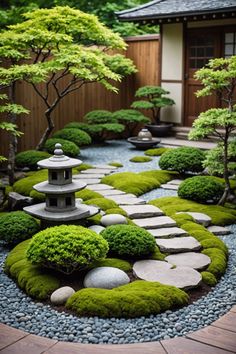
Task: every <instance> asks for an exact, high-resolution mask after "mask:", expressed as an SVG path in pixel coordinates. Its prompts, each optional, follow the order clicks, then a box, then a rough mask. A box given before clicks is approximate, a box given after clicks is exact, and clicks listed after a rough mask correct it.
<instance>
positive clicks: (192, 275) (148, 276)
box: [133, 260, 202, 290]
mask: <svg viewBox="0 0 236 354" xmlns="http://www.w3.org/2000/svg"><path fill="white" fill-rule="evenodd" d="M133 271H134V273H135V275H136V276H137V277H138V278H140V279H143V280H146V281H157V282H160V283H162V284H165V285H172V286H176V287H177V288H180V289H185V290H187V289H191V288H195V287H197V286H198V285H199V284H200V283H201V280H202V276H201V274H200V273H198V272H197V271H196V270H195V269H192V268H189V267H176V268H172V267H170V266H168V265H166V262H163V261H155V260H142V261H138V262H135V263H134V266H133Z"/></svg>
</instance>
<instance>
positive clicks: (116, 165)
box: [108, 161, 123, 167]
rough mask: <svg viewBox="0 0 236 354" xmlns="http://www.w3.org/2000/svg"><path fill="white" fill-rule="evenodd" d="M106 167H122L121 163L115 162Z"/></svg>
mask: <svg viewBox="0 0 236 354" xmlns="http://www.w3.org/2000/svg"><path fill="white" fill-rule="evenodd" d="M108 165H110V166H115V167H123V165H122V163H120V162H116V161H112V162H109V163H108Z"/></svg>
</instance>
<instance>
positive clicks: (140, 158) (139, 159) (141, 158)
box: [130, 156, 152, 162]
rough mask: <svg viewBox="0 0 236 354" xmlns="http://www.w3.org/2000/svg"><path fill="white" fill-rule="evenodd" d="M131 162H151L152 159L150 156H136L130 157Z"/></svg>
mask: <svg viewBox="0 0 236 354" xmlns="http://www.w3.org/2000/svg"><path fill="white" fill-rule="evenodd" d="M130 161H131V162H150V161H152V159H151V158H150V157H148V156H134V157H132V158H131V159H130Z"/></svg>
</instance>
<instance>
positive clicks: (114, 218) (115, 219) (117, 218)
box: [100, 214, 128, 226]
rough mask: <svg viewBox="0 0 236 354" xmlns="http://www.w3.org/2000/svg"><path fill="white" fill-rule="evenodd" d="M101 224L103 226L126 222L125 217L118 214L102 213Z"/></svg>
mask: <svg viewBox="0 0 236 354" xmlns="http://www.w3.org/2000/svg"><path fill="white" fill-rule="evenodd" d="M100 222H101V224H102V225H104V226H110V225H117V224H127V223H128V222H127V220H126V217H125V216H123V215H120V214H108V215H104V216H103V217H102V218H101V220H100Z"/></svg>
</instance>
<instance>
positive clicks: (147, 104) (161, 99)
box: [131, 86, 175, 124]
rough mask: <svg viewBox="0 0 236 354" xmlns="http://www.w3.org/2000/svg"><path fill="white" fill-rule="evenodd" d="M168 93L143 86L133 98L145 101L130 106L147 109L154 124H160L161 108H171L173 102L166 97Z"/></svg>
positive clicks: (135, 102) (159, 88)
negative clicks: (142, 98)
mask: <svg viewBox="0 0 236 354" xmlns="http://www.w3.org/2000/svg"><path fill="white" fill-rule="evenodd" d="M168 94H169V92H168V91H166V90H164V89H163V88H162V87H160V86H143V87H140V88H139V89H138V90H137V91H136V93H135V97H139V98H141V97H144V98H145V99H146V100H139V101H134V102H133V103H132V105H131V107H132V108H135V109H149V110H150V111H151V113H152V119H153V122H154V123H155V124H160V110H161V108H162V107H166V106H172V105H173V104H175V102H174V100H172V99H171V98H169V97H166V95H168Z"/></svg>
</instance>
